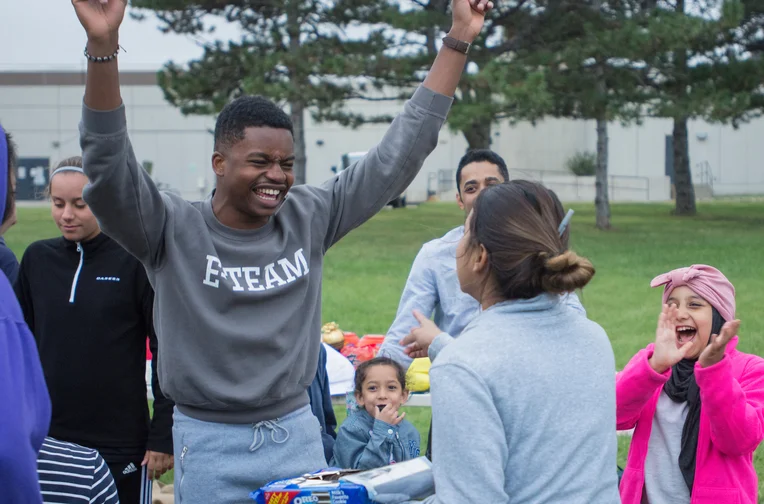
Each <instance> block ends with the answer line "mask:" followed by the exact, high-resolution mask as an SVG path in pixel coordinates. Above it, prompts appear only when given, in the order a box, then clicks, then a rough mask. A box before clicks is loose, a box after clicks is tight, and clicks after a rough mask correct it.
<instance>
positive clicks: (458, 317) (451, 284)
mask: <svg viewBox="0 0 764 504" xmlns="http://www.w3.org/2000/svg"><path fill="white" fill-rule="evenodd" d="M463 236H464V226H459V227H457V228H454V229H452V230H451V231H449V232H448V233H446V234H445V235H443V237H441V238H436V239H435V240H432V241H429V242H427V243H425V244H424V245H423V246H422V248H421V249H420V250H419V253H418V254H417V256H416V258H415V259H414V264H412V266H411V272H410V273H409V277H408V280H407V281H406V286H405V287H404V288H403V294H402V295H401V301H400V304H399V305H398V313H397V315H396V316H395V321H393V324H392V326H390V330H388V331H387V335H386V336H385V341H384V343H382V346H381V347H380V349H379V355H380V356H386V357H390V358H391V359H393V360H395V361H397V362H398V363H400V364H401V365H402V366H403V367H404V368H405V369H408V367H409V366H410V365H411V362H412V359H411V358H410V357H409V356H408V355H406V354H405V353H404V351H403V350H404V348H405V347H402V346H401V345H400V341H401V340H402V339H403V338H404V337H406V336H407V335H408V334H409V333H410V332H411V329H412V328H414V327H418V326H419V323H418V322H417V320H416V319H415V318H414V315H413V311H414V310H419V311H420V312H422V313H423V314H425V315H427V316H428V317H432V318H433V320H434V322H435V324H436V325H437V326H438V327H439V328H440V329H441V330H442V331H443V333H442V334H440V335H439V336H438V337H437V338H435V340H434V341H433V343H432V345H431V346H430V349H429V352H428V353H429V356H430V359H431V360H434V359H435V356H436V355H437V352H439V351H440V350H441V349H442V348H443V347H444V346H445V345H447V344H448V343H449V342H450V341H451V340H452V339H453V338H454V337H457V336H459V335H460V334H461V332H462V330H463V329H464V328H465V327H466V326H467V324H469V323H470V322H471V321H472V319H474V318H475V317H476V316H477V315H478V314H479V313H480V311H481V308H480V303H478V301H477V300H476V299H475V298H473V297H472V296H470V295H468V294H465V293H464V292H462V289H461V287H460V286H459V279H458V278H457V276H456V246H457V245H458V244H459V240H461V239H462V237H463ZM565 303H566V304H567V305H568V306H570V307H572V308H574V309H575V310H578V311H580V312H581V313H583V314H584V315H585V314H586V311H585V310H584V307H583V306H582V305H581V301H579V299H578V296H576V294H575V293H571V294H568V295H566V296H565Z"/></svg>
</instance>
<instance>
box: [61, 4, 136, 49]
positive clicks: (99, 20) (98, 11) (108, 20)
mask: <svg viewBox="0 0 764 504" xmlns="http://www.w3.org/2000/svg"><path fill="white" fill-rule="evenodd" d="M72 5H73V6H74V11H75V12H76V13H77V17H78V18H79V20H80V24H82V27H83V28H85V33H87V35H88V42H94V43H96V44H98V45H101V44H103V45H105V44H111V45H114V47H111V50H114V49H116V44H118V39H119V25H121V24H122V20H123V19H124V17H125V8H126V7H127V0H72Z"/></svg>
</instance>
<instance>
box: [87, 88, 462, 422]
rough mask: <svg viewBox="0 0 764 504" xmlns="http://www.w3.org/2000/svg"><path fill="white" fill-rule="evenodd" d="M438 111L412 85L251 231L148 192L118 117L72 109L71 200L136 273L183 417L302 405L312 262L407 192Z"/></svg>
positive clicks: (205, 206)
mask: <svg viewBox="0 0 764 504" xmlns="http://www.w3.org/2000/svg"><path fill="white" fill-rule="evenodd" d="M451 102H452V99H451V98H449V97H446V96H443V95H440V94H437V93H435V92H433V91H431V90H429V89H427V88H424V87H420V88H419V89H417V91H416V92H415V93H414V96H413V97H412V98H411V99H410V100H409V101H408V102H406V104H405V106H404V109H403V112H402V113H401V114H400V115H399V116H398V117H397V118H396V119H395V120H394V121H393V123H392V124H391V125H390V128H389V130H388V131H387V133H386V134H385V136H384V138H383V139H382V141H381V142H380V143H379V145H377V146H376V147H374V148H373V149H371V150H370V151H369V153H368V154H367V155H366V156H365V157H364V158H363V159H362V160H361V161H359V162H358V163H356V164H355V165H354V166H352V167H350V168H349V169H347V170H344V171H342V172H341V173H340V174H339V175H337V176H336V177H334V178H332V179H331V180H329V181H327V182H326V183H324V184H323V185H321V186H320V187H313V186H308V185H300V186H294V187H293V188H292V189H291V190H290V191H289V193H288V195H287V197H286V199H285V201H284V203H283V205H282V206H281V208H280V209H279V211H278V213H277V214H276V215H275V216H274V217H272V218H271V219H270V220H269V221H268V223H267V224H266V225H265V226H263V227H261V228H260V229H255V230H238V229H231V228H228V227H226V226H224V225H223V224H221V223H220V222H219V221H218V220H217V218H216V217H215V215H214V213H213V211H212V205H211V198H208V199H207V200H205V201H198V202H193V203H191V202H187V201H185V200H183V199H181V198H180V197H177V196H175V195H173V194H169V193H162V192H159V191H158V190H157V187H156V185H155V184H154V182H153V181H152V180H151V177H150V176H149V175H148V173H146V172H145V171H144V170H143V169H142V168H141V166H140V164H139V163H138V161H137V159H136V156H135V153H134V152H133V149H132V146H131V144H130V140H129V138H128V134H127V125H126V118H125V108H124V106H121V107H120V108H118V109H116V110H113V111H105V112H99V111H94V110H90V109H88V108H87V107H83V111H82V122H81V124H80V144H81V146H82V152H83V158H84V169H85V173H86V174H87V176H88V177H89V178H90V184H89V185H88V186H87V187H86V188H85V191H84V198H85V201H86V202H87V203H88V204H89V205H90V207H91V208H92V210H93V213H94V214H95V215H96V217H97V218H98V221H99V223H100V224H101V228H102V229H103V231H104V232H105V233H106V234H108V235H109V236H111V237H112V238H114V239H115V240H116V241H117V242H118V243H119V244H120V245H122V246H123V247H124V248H126V249H127V250H128V251H129V252H130V253H132V254H133V255H134V256H136V257H137V258H138V259H139V260H140V261H141V262H142V263H143V265H144V266H145V267H146V270H147V271H148V276H149V280H150V281H151V284H152V285H153V286H154V289H155V291H156V299H155V302H154V309H155V312H154V325H155V327H156V333H157V336H158V339H159V351H160V352H161V354H162V360H161V361H159V378H160V382H161V384H162V390H163V391H164V392H165V394H166V395H168V396H169V397H171V398H172V399H173V400H174V401H175V403H176V405H177V407H178V409H179V410H180V411H181V412H182V413H184V414H186V415H188V416H190V417H193V418H196V419H199V420H203V421H212V422H223V423H251V422H258V421H261V420H269V419H273V418H277V417H279V416H283V415H285V414H286V413H289V412H291V411H294V410H295V409H297V408H300V407H302V406H304V405H307V404H308V394H307V393H306V390H307V388H308V386H309V385H310V383H311V381H312V380H313V377H314V376H315V374H316V363H317V362H318V352H319V345H320V344H321V340H320V334H321V276H322V267H323V260H324V253H325V252H326V251H327V249H328V248H329V247H331V246H332V245H333V244H334V243H336V242H337V241H338V240H339V239H340V238H342V237H343V236H344V235H345V234H347V233H348V232H350V231H351V230H352V229H354V228H355V227H357V226H359V225H361V224H363V223H364V222H365V221H366V220H368V219H369V218H371V217H372V216H373V215H374V214H376V213H377V212H378V211H379V210H380V209H382V208H383V207H384V206H385V205H386V204H387V202H388V201H390V200H391V199H392V198H393V197H395V196H397V195H398V194H400V193H401V192H402V191H403V190H404V189H405V188H406V187H408V185H409V184H410V183H411V181H412V180H413V179H414V177H416V175H417V173H418V172H419V169H420V168H421V167H422V164H423V163H424V160H425V158H427V156H428V155H429V154H430V152H432V150H433V149H434V148H435V146H436V145H437V141H438V133H439V130H440V128H441V126H442V125H443V122H444V120H445V117H446V114H447V113H448V110H449V107H450V106H451Z"/></svg>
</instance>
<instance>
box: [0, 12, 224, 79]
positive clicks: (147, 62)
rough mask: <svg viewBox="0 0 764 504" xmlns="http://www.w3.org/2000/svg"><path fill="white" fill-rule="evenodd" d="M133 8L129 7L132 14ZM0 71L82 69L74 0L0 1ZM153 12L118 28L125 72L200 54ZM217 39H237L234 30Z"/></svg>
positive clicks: (82, 40)
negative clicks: (167, 29)
mask: <svg viewBox="0 0 764 504" xmlns="http://www.w3.org/2000/svg"><path fill="white" fill-rule="evenodd" d="M129 9H130V8H129V7H128V10H129ZM0 20H2V29H0V47H1V48H2V49H0V71H5V72H7V71H40V70H69V71H78V70H81V69H83V68H84V65H85V57H84V56H83V55H82V50H83V49H84V48H85V41H86V38H85V31H84V30H83V29H82V26H81V25H80V23H79V21H78V20H77V16H76V14H75V13H74V8H73V7H72V3H71V1H70V0H37V1H34V0H18V1H17V0H2V1H0ZM157 26H158V22H157V21H156V20H155V19H154V18H153V15H151V14H149V16H147V19H146V21H143V22H139V21H135V20H133V19H131V18H130V16H129V14H128V15H126V16H125V21H124V22H123V24H122V28H121V30H120V45H122V47H124V48H125V49H126V50H127V53H123V54H120V60H119V65H120V68H121V69H122V70H158V69H159V68H160V67H161V66H162V64H163V63H165V62H167V61H169V60H174V61H176V62H178V63H183V62H186V61H188V60H189V59H193V58H196V57H198V56H200V55H201V53H202V50H201V48H200V47H199V46H198V45H197V44H196V43H195V42H194V41H193V40H191V39H190V38H188V37H185V36H179V35H173V34H168V35H165V34H163V33H162V32H160V31H159V30H158V29H157ZM216 36H217V37H220V36H225V37H226V38H229V37H233V38H234V39H238V37H237V36H236V32H235V31H234V29H233V28H231V27H224V29H222V30H218V33H217V35H216Z"/></svg>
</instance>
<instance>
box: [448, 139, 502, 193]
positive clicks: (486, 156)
mask: <svg viewBox="0 0 764 504" xmlns="http://www.w3.org/2000/svg"><path fill="white" fill-rule="evenodd" d="M482 161H487V162H489V163H491V164H495V165H496V167H497V168H498V169H499V173H500V174H501V176H502V177H504V182H509V170H507V163H505V162H504V158H502V157H501V156H499V155H498V154H496V153H495V152H494V151H492V150H490V149H472V150H468V151H467V154H465V155H464V156H462V158H461V159H460V160H459V167H458V168H457V169H456V190H457V191H458V192H459V194H461V193H462V187H461V182H462V168H464V167H465V166H467V165H468V164H472V163H480V162H482Z"/></svg>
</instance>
